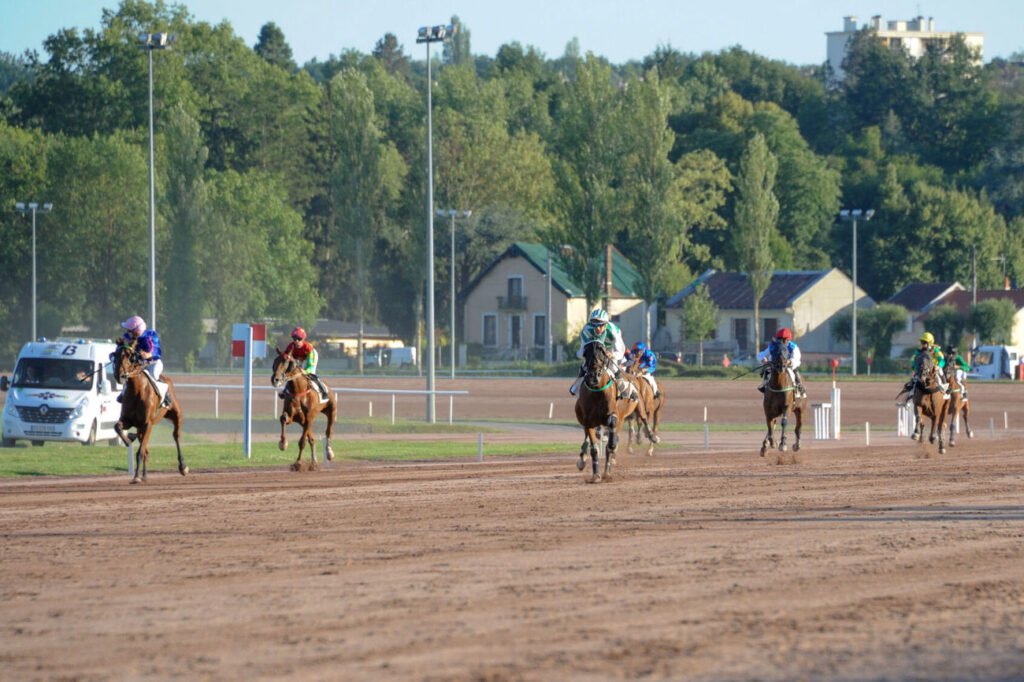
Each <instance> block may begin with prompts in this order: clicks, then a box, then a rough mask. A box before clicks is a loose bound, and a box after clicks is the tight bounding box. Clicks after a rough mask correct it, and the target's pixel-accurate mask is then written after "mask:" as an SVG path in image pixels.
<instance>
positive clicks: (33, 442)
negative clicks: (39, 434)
mask: <svg viewBox="0 0 1024 682" xmlns="http://www.w3.org/2000/svg"><path fill="white" fill-rule="evenodd" d="M44 442H45V441H41V440H34V441H32V445H34V446H36V447H37V448H41V447H43V443H44Z"/></svg>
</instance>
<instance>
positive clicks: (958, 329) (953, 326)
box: [926, 303, 967, 348]
mask: <svg viewBox="0 0 1024 682" xmlns="http://www.w3.org/2000/svg"><path fill="white" fill-rule="evenodd" d="M926 324H927V325H928V331H930V332H931V333H932V335H933V336H934V337H935V342H936V343H938V344H939V345H941V346H942V347H943V348H945V347H946V346H949V345H954V346H955V345H957V344H958V343H960V337H962V336H963V335H964V327H965V326H966V325H967V320H966V319H965V318H964V316H963V315H961V314H960V311H959V310H957V309H956V306H954V305H950V304H949V303H945V304H943V305H940V306H936V307H935V308H933V309H932V310H930V311H928V321H927V323H926Z"/></svg>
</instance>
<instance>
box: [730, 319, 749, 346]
mask: <svg viewBox="0 0 1024 682" xmlns="http://www.w3.org/2000/svg"><path fill="white" fill-rule="evenodd" d="M748 322H749V320H747V318H745V317H738V318H736V319H734V320H733V321H732V335H733V338H735V339H736V345H737V346H739V349H740V350H741V351H746V350H748V346H749V345H750V338H749V334H750V333H749V332H748V331H747V328H748V327H749V326H750V325H749V324H748Z"/></svg>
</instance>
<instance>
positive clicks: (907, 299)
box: [886, 282, 964, 358]
mask: <svg viewBox="0 0 1024 682" xmlns="http://www.w3.org/2000/svg"><path fill="white" fill-rule="evenodd" d="M963 290H964V287H963V285H962V284H960V282H939V283H937V284H930V283H926V282H913V283H911V284H908V285H906V286H905V287H903V288H902V289H900V290H899V291H897V292H896V293H895V294H893V295H892V296H891V297H890V298H889V300H887V301H886V303H892V304H893V305H899V306H903V307H904V308H906V309H907V325H906V327H904V328H903V330H902V331H899V332H897V333H896V334H894V335H893V337H892V356H893V357H894V358H898V357H900V356H901V355H902V354H903V351H904V350H906V349H907V348H916V347H917V344H918V339H920V338H921V334H923V333H925V331H927V330H926V329H925V318H926V317H927V313H928V311H929V310H931V309H932V308H934V307H935V306H936V305H939V301H941V300H942V299H943V297H945V296H947V295H948V294H950V293H952V292H954V291H963Z"/></svg>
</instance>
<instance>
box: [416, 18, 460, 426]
mask: <svg viewBox="0 0 1024 682" xmlns="http://www.w3.org/2000/svg"><path fill="white" fill-rule="evenodd" d="M454 32H455V30H454V28H453V27H451V26H430V27H426V26H425V27H422V28H420V30H419V32H418V34H417V36H416V42H417V43H426V45H427V244H426V252H427V253H426V256H427V287H426V304H427V320H426V322H427V352H426V353H425V355H426V356H427V422H428V423H430V424H433V423H435V422H436V421H437V418H436V412H435V406H434V391H435V382H434V360H435V357H434V355H435V348H434V130H433V118H432V111H431V110H432V109H433V104H432V102H431V94H430V86H431V73H430V43H440V42H443V41H444V40H445V38H446V37H447V36H448V35H450V34H454Z"/></svg>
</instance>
